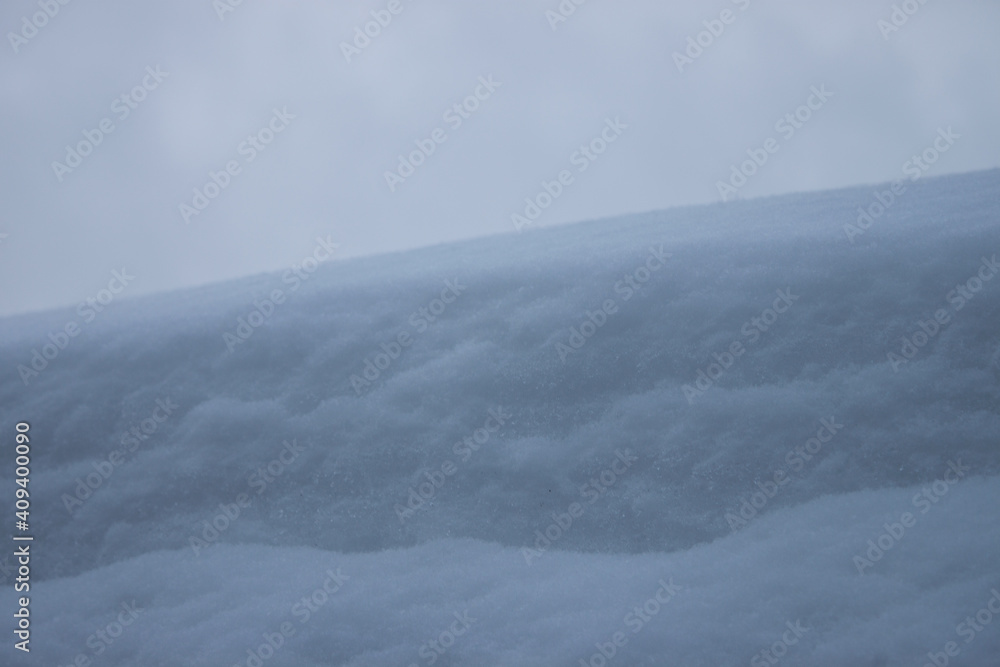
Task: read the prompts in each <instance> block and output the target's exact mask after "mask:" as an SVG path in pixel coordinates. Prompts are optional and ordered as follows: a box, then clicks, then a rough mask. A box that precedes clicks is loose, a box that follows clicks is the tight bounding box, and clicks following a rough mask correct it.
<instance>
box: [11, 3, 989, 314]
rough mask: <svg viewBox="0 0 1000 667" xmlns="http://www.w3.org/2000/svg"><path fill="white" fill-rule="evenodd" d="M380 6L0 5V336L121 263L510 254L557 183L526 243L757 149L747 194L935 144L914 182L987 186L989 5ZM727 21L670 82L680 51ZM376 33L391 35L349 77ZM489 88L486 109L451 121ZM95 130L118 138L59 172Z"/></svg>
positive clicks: (842, 172) (161, 279)
mask: <svg viewBox="0 0 1000 667" xmlns="http://www.w3.org/2000/svg"><path fill="white" fill-rule="evenodd" d="M388 5H389V2H388V0H376V1H372V2H367V1H366V2H352V3H343V4H341V3H320V2H309V1H299V2H282V3H265V2H260V1H256V0H244V1H243V2H242V3H241V4H239V5H238V6H235V7H231V6H229V5H228V4H227V3H226V2H225V0H217V1H216V2H214V3H213V2H212V1H211V0H196V1H195V0H178V1H175V2H171V3H162V4H161V3H154V4H145V3H143V4H140V5H134V4H124V5H123V4H121V3H110V2H70V3H69V4H67V5H61V4H59V3H58V2H57V0H41V1H39V0H35V1H31V2H29V1H27V0H13V1H11V2H7V3H4V5H3V7H2V8H0V29H2V31H3V34H4V36H5V39H4V44H3V45H2V47H0V53H2V55H0V96H2V99H0V120H2V131H0V154H2V155H3V160H2V161H0V170H2V173H0V178H2V183H3V184H2V186H0V192H2V194H3V206H2V214H0V284H2V285H3V288H4V289H2V290H0V314H11V313H16V312H23V311H29V310H37V309H42V308H50V307H54V306H59V305H75V304H77V303H78V302H80V301H82V300H83V299H84V298H85V297H87V296H89V295H93V294H94V293H95V292H97V290H99V289H101V288H103V287H106V286H107V283H108V280H109V276H110V272H111V271H112V270H115V269H118V270H120V269H121V268H122V267H125V268H126V269H127V270H128V271H129V272H130V273H132V274H134V275H135V276H136V279H135V281H134V282H133V283H132V284H131V285H129V287H128V293H127V296H129V297H131V296H135V295H138V294H142V293H148V292H153V291H162V290H168V289H174V288H178V287H183V286H190V285H197V284H202V283H206V282H211V281H217V280H221V279H227V278H233V277H237V276H243V275H248V274H254V273H258V272H262V271H271V270H277V269H287V268H288V267H289V266H291V265H292V264H293V263H295V262H298V261H301V260H302V258H304V257H305V256H307V255H309V254H310V253H311V252H312V249H313V248H314V246H315V244H316V241H315V238H316V236H317V235H323V236H324V237H326V236H327V235H329V237H330V238H331V239H332V241H333V242H336V243H339V244H340V254H339V256H340V257H348V256H357V255H367V254H372V253H380V252H386V251H394V250H400V249H405V248H412V247H418V246H425V245H430V244H435V243H440V242H444V241H449V240H454V239H460V238H467V237H474V236H481V235H487V234H496V233H514V227H513V225H512V223H511V214H513V213H523V210H524V207H525V201H524V200H525V198H526V197H533V196H535V195H536V194H537V193H538V192H539V191H540V190H541V181H542V180H543V179H544V180H546V181H552V180H553V179H555V178H556V176H557V174H558V173H559V171H560V170H563V169H571V170H572V172H573V174H574V178H575V180H574V183H573V184H572V185H570V186H568V187H567V188H566V190H565V192H563V194H562V196H561V197H559V198H558V200H557V201H556V202H555V203H554V204H553V205H552V206H551V207H550V208H548V209H547V210H546V211H545V212H544V213H543V214H542V216H541V217H540V218H539V219H538V220H537V223H536V224H537V225H538V226H549V225H554V224H559V223H564V222H569V221H575V220H581V219H589V218H596V217H601V216H607V215H612V214H621V213H629V212H640V211H646V210H651V209H660V208H665V207H670V206H675V205H680V204H690V203H700V202H711V201H718V200H719V192H718V190H717V186H716V183H717V181H720V180H725V179H727V178H728V177H729V175H730V171H731V165H733V164H736V163H739V162H740V161H742V160H744V159H746V151H747V149H755V148H759V147H760V146H761V145H762V144H763V142H764V141H765V140H766V139H767V138H768V137H775V138H777V139H779V143H780V144H781V148H780V150H779V151H778V153H776V154H775V155H773V156H771V157H770V159H769V161H768V163H767V164H766V165H765V167H763V168H762V169H760V171H759V173H757V174H755V175H754V176H753V177H752V178H750V179H749V181H748V183H747V185H746V186H745V187H743V188H742V190H741V192H740V194H741V196H743V197H756V196H761V195H768V194H774V193H781V192H791V191H801V190H815V189H826V188H834V187H840V186H846V185H852V184H863V183H876V182H883V181H888V180H892V179H895V178H899V177H901V176H902V171H901V168H902V165H903V163H904V162H905V161H906V160H908V159H909V158H910V157H911V156H912V155H914V154H916V153H919V152H921V151H923V150H924V149H925V148H927V147H929V146H930V145H932V142H933V140H934V138H935V136H936V134H937V131H938V128H941V127H948V126H952V127H953V129H954V131H955V132H956V133H958V134H959V135H961V138H960V139H959V140H958V141H957V142H956V144H955V146H954V147H953V148H952V149H951V150H950V151H949V152H948V153H947V154H946V155H944V156H942V158H941V159H940V161H938V163H937V164H935V165H933V167H931V170H930V172H929V174H928V175H941V174H946V173H950V172H963V171H970V170H975V169H983V168H989V167H993V166H997V165H998V164H1000V161H998V156H1000V128H998V127H997V124H996V118H997V110H998V109H1000V88H998V87H997V86H996V72H997V71H998V67H1000V42H998V41H997V40H996V38H995V37H996V30H997V25H998V21H1000V5H997V3H995V2H986V1H968V2H950V3H944V2H930V3H927V4H925V5H920V4H919V3H917V2H916V1H915V0H914V1H913V3H912V6H911V5H909V4H908V5H907V7H908V8H909V9H911V10H912V9H916V12H915V13H914V14H913V15H912V16H909V17H908V18H907V20H906V22H905V23H904V24H902V25H901V26H900V28H899V30H896V31H892V32H886V31H885V30H884V26H885V25H889V24H883V28H882V29H880V26H879V21H880V20H882V21H890V20H891V18H892V13H893V5H892V4H891V3H890V2H887V1H885V0H880V1H879V2H861V1H860V0H850V1H848V2H840V3H837V4H836V5H830V6H800V5H798V4H796V3H790V2H765V1H761V0H751V1H750V2H747V0H739V1H738V2H730V1H729V0H725V1H723V0H714V1H712V2H694V1H693V0H687V1H684V2H671V3H659V2H653V1H651V0H650V1H634V2H624V3H623V2H615V3H613V2H609V1H607V0H591V1H590V2H585V3H584V4H583V5H582V6H576V5H575V4H573V3H572V2H571V1H570V0H566V2H564V3H563V5H562V6H563V7H564V9H567V8H575V10H574V11H573V12H572V14H570V15H569V16H568V17H567V18H566V20H565V21H562V20H559V21H556V20H555V19H553V16H555V14H549V15H548V16H547V15H546V12H556V11H558V9H559V7H560V5H559V3H558V2H557V0H544V1H543V0H511V1H506V2H495V3H488V4H487V3H463V2H458V1H457V0H440V1H437V2H427V1H422V2H411V1H410V0H400V3H399V4H398V6H396V8H397V9H398V8H401V11H399V12H398V13H397V14H395V15H392V14H388V13H387V12H386V8H387V6H388ZM45 8H48V10H49V12H50V13H53V12H55V14H54V15H53V16H51V18H49V17H47V16H45V15H44V10H45ZM56 10H58V11H56ZM229 10H231V11H229ZM723 10H729V11H731V12H732V16H731V17H730V18H731V19H732V21H731V23H729V24H728V25H724V31H722V34H720V35H718V37H714V38H713V39H712V40H706V39H705V38H706V37H708V34H707V33H706V34H705V35H704V36H703V41H706V42H707V41H711V43H710V44H709V45H708V46H707V47H705V48H704V50H703V53H702V54H701V55H700V56H699V57H697V58H696V59H693V62H691V63H690V64H687V65H686V66H685V67H684V68H683V71H679V69H678V67H677V65H676V64H675V59H674V57H673V54H674V52H675V51H676V52H681V53H683V52H684V50H685V49H686V48H687V47H688V38H689V37H692V38H697V36H698V33H699V32H701V31H705V30H706V26H705V25H704V23H703V22H704V21H713V20H716V19H718V18H719V16H720V13H721V12H722V11H723ZM373 11H374V12H376V16H379V17H381V18H382V19H383V21H385V20H386V17H387V16H388V17H391V22H389V23H388V24H387V25H385V26H384V27H380V28H379V30H378V34H377V35H376V36H375V37H373V38H370V39H369V40H368V44H367V46H365V47H364V48H363V49H359V50H358V51H359V52H356V53H350V54H349V56H350V58H349V60H350V62H348V57H347V56H345V53H344V48H343V47H342V44H348V45H351V46H354V44H355V39H356V35H357V33H356V32H355V29H356V28H359V29H363V28H364V26H365V24H366V23H370V22H372V21H373V20H375V19H374V18H373V15H372V13H371V12H373ZM898 11H901V10H898ZM40 12H42V13H41V14H40ZM567 13H568V11H567ZM901 16H903V14H897V19H899V17H901ZM32 17H34V21H35V23H36V24H41V27H40V28H38V27H36V26H33V25H31V22H32V20H33V19H32ZM560 18H562V17H560ZM897 22H901V21H899V20H897ZM26 24H27V25H26ZM713 25H714V27H715V28H716V30H718V29H719V26H720V25H722V24H720V23H716V24H713ZM370 29H371V30H372V32H375V30H374V27H372V28H370ZM357 43H358V44H360V45H362V46H363V45H364V44H365V42H364V41H363V40H361V39H358V42H357ZM693 52H694V53H697V52H696V51H693ZM147 67H149V68H151V69H152V70H153V71H155V70H156V68H157V67H159V68H160V71H161V72H164V73H166V74H165V76H163V77H162V80H161V81H160V82H159V83H157V82H156V79H154V78H151V77H150V76H149V75H148V72H147ZM490 76H492V78H493V81H495V82H497V83H498V84H500V85H499V87H497V88H496V89H495V91H494V92H492V94H491V95H490V96H489V98H488V99H485V100H483V101H481V102H479V105H478V106H479V108H478V109H476V110H475V111H474V112H472V113H470V114H468V116H469V117H468V118H465V119H463V120H462V124H461V126H460V127H455V126H454V121H451V122H450V123H449V122H448V121H446V119H445V117H444V114H445V112H446V111H447V110H448V109H449V108H451V107H452V106H453V105H455V104H456V103H459V102H461V101H462V100H464V99H465V98H467V97H468V96H469V95H473V94H474V92H475V91H476V88H477V86H479V85H480V84H479V77H484V78H488V77H490ZM144 79H145V81H146V83H147V89H146V90H138V92H137V93H131V92H130V91H133V89H135V87H136V86H140V87H141V86H142V84H143V81H144ZM153 85H155V89H149V88H152V86H153ZM820 85H825V86H826V88H827V90H829V91H831V92H832V93H833V97H831V98H830V99H829V101H827V102H826V103H825V104H824V105H823V107H822V108H821V109H819V110H818V111H817V112H816V113H815V114H814V116H813V117H812V118H811V119H810V120H809V121H808V122H807V123H806V124H805V125H804V126H803V127H802V128H801V129H798V130H797V131H796V132H795V134H794V136H793V137H791V138H789V139H788V140H787V141H785V140H783V138H782V136H781V134H779V133H777V132H776V131H775V127H774V126H775V122H776V121H778V120H779V119H780V118H781V117H783V116H784V115H785V114H786V113H789V112H793V111H794V110H795V109H796V107H798V106H799V105H801V104H803V103H804V102H805V101H806V98H807V97H808V95H809V91H810V87H811V86H820ZM484 91H485V89H484V88H480V93H483V92H484ZM123 94H125V95H128V96H129V97H131V98H132V100H131V101H132V104H131V105H130V106H133V107H135V108H129V109H128V112H129V113H128V115H127V117H124V113H125V112H124V109H125V108H126V106H127V104H128V103H127V102H122V101H118V102H115V100H116V98H120V97H121V96H122V95H123ZM137 97H141V98H143V99H142V100H141V101H137V100H136V99H135V98H137ZM275 108H277V109H278V110H284V109H287V112H288V114H291V115H293V116H294V118H293V119H291V120H289V121H288V125H287V127H286V128H285V129H284V130H283V131H282V132H280V133H278V134H277V135H276V136H275V137H274V139H273V141H272V142H271V143H270V144H268V145H267V146H266V147H265V148H264V150H263V151H261V152H259V154H257V155H256V157H255V159H254V160H253V161H252V162H251V161H248V159H247V158H248V157H249V154H250V152H251V151H250V150H249V149H248V148H247V147H246V145H244V152H242V153H241V151H240V146H241V143H242V142H244V141H246V139H247V137H248V136H249V135H256V134H257V133H258V132H259V131H260V130H261V129H262V128H265V127H267V126H268V123H269V122H270V121H271V119H272V117H273V115H274V109H275ZM616 117H617V118H620V120H621V122H622V123H624V124H626V125H627V126H628V127H627V129H625V130H624V132H623V133H622V135H621V137H620V138H619V139H618V140H617V141H616V142H615V143H614V144H612V145H611V146H610V147H609V148H608V150H607V151H606V153H604V154H603V155H601V156H599V158H598V159H597V160H596V161H594V162H593V163H592V164H590V165H589V168H588V169H587V170H586V171H585V172H582V173H580V172H578V171H577V168H576V167H574V166H573V165H572V163H571V156H572V155H573V153H574V151H576V150H577V149H578V148H579V147H580V146H581V145H583V144H587V143H589V142H590V141H591V140H592V139H594V138H595V137H597V136H598V135H599V134H600V132H601V130H602V128H603V127H604V123H605V119H607V118H616ZM105 118H107V119H110V121H111V123H112V124H113V126H114V130H113V131H112V132H111V133H110V134H107V135H106V136H103V137H102V139H101V142H100V144H99V145H97V146H96V147H95V148H94V150H93V152H92V153H91V154H90V155H88V156H86V157H84V158H83V159H82V163H81V164H80V165H79V166H78V167H76V168H75V169H73V170H72V171H71V172H70V173H62V174H60V175H59V176H57V174H56V173H55V169H54V167H53V163H54V162H56V161H59V162H63V163H65V161H66V153H67V146H68V145H69V146H76V145H77V144H78V143H79V142H80V141H83V140H84V134H83V133H84V132H90V133H91V136H95V135H94V134H93V131H94V130H95V129H96V128H98V127H99V126H100V123H101V121H102V119H105ZM451 118H455V116H454V115H453V116H451ZM437 128H441V129H442V130H443V131H444V134H445V135H446V136H447V140H446V141H445V142H444V143H443V144H441V145H439V146H437V147H436V149H435V151H434V153H433V154H432V155H430V156H429V157H428V158H427V159H426V162H425V163H424V164H422V165H421V166H419V167H418V168H417V169H416V170H415V173H414V174H413V175H412V176H409V177H408V178H406V179H405V182H403V183H401V184H398V185H397V187H395V191H394V192H393V191H390V188H389V186H388V185H387V183H386V178H385V172H386V171H392V170H395V169H396V168H397V167H398V163H399V157H398V156H399V155H400V154H409V153H410V152H411V151H413V150H415V148H416V147H415V145H414V142H415V141H418V140H425V139H427V138H428V137H430V136H431V134H432V133H433V132H434V130H435V129H437ZM266 134H267V133H266V132H265V136H264V138H265V139H266V138H268V137H267V136H266ZM230 160H236V161H237V162H238V163H239V165H240V169H241V171H240V173H239V174H237V175H236V176H234V177H232V179H231V182H230V183H229V185H228V187H226V188H225V189H224V190H222V191H221V193H220V194H219V195H218V196H217V197H215V198H214V199H212V200H211V201H210V203H209V205H208V206H207V208H205V209H204V210H203V211H201V212H200V213H199V214H198V215H196V216H192V217H191V218H190V222H189V223H186V222H185V220H184V219H183V218H182V215H181V213H180V211H179V206H180V205H181V204H184V203H186V204H188V205H191V204H192V203H193V202H192V200H193V197H194V195H193V189H194V188H203V187H204V186H205V184H206V183H208V182H210V181H209V172H210V171H213V172H220V171H222V170H223V169H224V168H225V165H226V163H227V162H229V161H230ZM60 177H61V180H60ZM223 180H225V179H223Z"/></svg>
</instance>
